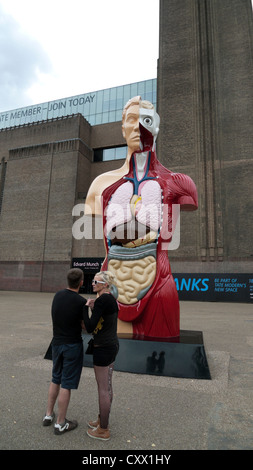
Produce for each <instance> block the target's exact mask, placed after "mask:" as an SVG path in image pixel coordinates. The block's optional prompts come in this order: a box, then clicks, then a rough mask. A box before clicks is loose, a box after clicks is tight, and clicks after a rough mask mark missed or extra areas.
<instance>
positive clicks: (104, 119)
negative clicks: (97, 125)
mask: <svg viewBox="0 0 253 470" xmlns="http://www.w3.org/2000/svg"><path fill="white" fill-rule="evenodd" d="M108 119H109V113H103V114H102V124H105V123H106V122H108Z"/></svg>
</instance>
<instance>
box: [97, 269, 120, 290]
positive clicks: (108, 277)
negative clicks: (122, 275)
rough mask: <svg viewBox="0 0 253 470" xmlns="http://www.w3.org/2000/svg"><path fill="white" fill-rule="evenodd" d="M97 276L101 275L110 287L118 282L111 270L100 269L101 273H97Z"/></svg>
mask: <svg viewBox="0 0 253 470" xmlns="http://www.w3.org/2000/svg"><path fill="white" fill-rule="evenodd" d="M96 276H99V277H101V278H102V279H103V281H104V282H106V284H108V286H109V289H111V288H112V287H113V286H115V284H116V277H115V276H114V274H112V273H111V272H110V271H100V272H99V273H96Z"/></svg>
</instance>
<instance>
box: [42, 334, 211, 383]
mask: <svg viewBox="0 0 253 470" xmlns="http://www.w3.org/2000/svg"><path fill="white" fill-rule="evenodd" d="M90 338H91V336H90V335H88V334H84V335H83V345H84V361H83V365H84V367H93V362H92V359H93V356H92V355H88V354H85V351H86V349H87V347H88V342H89V340H90ZM44 358H45V359H52V352H51V345H49V348H48V350H47V352H46V354H45V357H44ZM114 370H117V371H121V372H131V373H134V374H148V375H158V376H167V377H178V378H186V379H207V380H210V379H211V374H210V371H209V367H208V362H207V358H206V353H205V348H204V343H203V335H202V332H201V331H185V330H181V331H180V336H179V337H176V338H150V337H136V336H135V337H128V336H126V335H119V353H118V355H117V358H116V361H115V366H114Z"/></svg>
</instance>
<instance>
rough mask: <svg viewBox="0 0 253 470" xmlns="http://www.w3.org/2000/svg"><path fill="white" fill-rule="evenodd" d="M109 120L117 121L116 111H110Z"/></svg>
mask: <svg viewBox="0 0 253 470" xmlns="http://www.w3.org/2000/svg"><path fill="white" fill-rule="evenodd" d="M108 122H115V111H109V117H108Z"/></svg>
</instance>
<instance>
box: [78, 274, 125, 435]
mask: <svg viewBox="0 0 253 470" xmlns="http://www.w3.org/2000/svg"><path fill="white" fill-rule="evenodd" d="M114 279H115V278H114V276H113V274H111V273H110V272H109V271H101V272H99V273H98V274H96V275H95V277H94V279H93V281H92V285H93V292H94V293H96V294H97V298H96V300H95V302H94V300H92V299H89V300H88V301H87V303H86V305H87V306H89V307H91V308H92V315H91V317H90V318H89V315H88V312H87V311H85V312H84V324H85V328H86V330H87V332H88V333H92V334H93V339H94V348H93V365H94V372H95V377H96V381H97V385H98V399H99V415H98V419H97V421H90V422H89V423H88V425H89V427H90V428H91V429H89V430H88V431H87V434H88V436H89V437H93V438H94V439H101V440H108V439H110V431H109V429H108V424H109V414H110V409H111V404H112V398H113V392H112V373H113V367H114V361H115V358H116V355H117V353H118V350H119V342H118V337H117V319H118V304H117V302H116V300H115V298H114V297H113V295H112V294H111V292H110V291H111V288H112V286H113V282H114ZM93 303H94V306H93Z"/></svg>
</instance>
